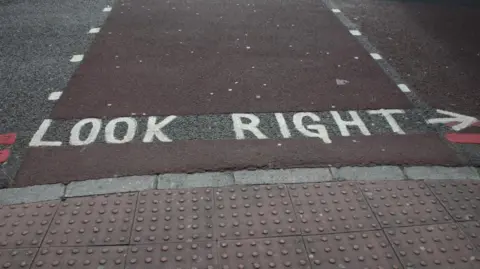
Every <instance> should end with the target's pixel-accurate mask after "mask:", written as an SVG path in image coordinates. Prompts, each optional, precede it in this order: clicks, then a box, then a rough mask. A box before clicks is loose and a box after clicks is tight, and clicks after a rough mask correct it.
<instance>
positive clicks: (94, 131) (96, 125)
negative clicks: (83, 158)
mask: <svg viewBox="0 0 480 269" xmlns="http://www.w3.org/2000/svg"><path fill="white" fill-rule="evenodd" d="M87 124H90V125H91V126H92V128H91V129H90V133H89V134H88V136H87V138H85V139H84V140H81V139H80V133H81V131H82V128H83V127H84V126H85V125H87ZM101 128H102V120H101V119H96V118H89V119H83V120H81V121H79V122H77V124H75V126H73V128H72V130H71V131H70V145H72V146H85V145H88V144H91V143H93V142H95V140H96V139H97V136H98V133H99V132H100V129H101Z"/></svg>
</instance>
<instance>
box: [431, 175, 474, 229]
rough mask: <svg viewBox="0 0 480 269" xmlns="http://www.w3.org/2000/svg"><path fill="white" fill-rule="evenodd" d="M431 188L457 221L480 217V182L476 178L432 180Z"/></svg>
mask: <svg viewBox="0 0 480 269" xmlns="http://www.w3.org/2000/svg"><path fill="white" fill-rule="evenodd" d="M427 184H428V186H429V187H430V189H431V190H432V191H433V193H435V195H436V196H437V197H438V199H439V200H440V202H441V203H442V204H443V205H444V206H445V208H447V210H448V212H450V214H451V215H452V216H453V217H454V219H455V220H457V221H467V220H478V219H479V217H480V183H479V182H478V181H475V180H441V181H439V180H430V181H427Z"/></svg>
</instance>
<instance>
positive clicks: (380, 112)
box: [368, 109, 405, 134]
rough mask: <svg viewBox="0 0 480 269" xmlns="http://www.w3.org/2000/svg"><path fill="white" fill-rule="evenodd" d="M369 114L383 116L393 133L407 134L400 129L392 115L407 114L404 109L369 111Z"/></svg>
mask: <svg viewBox="0 0 480 269" xmlns="http://www.w3.org/2000/svg"><path fill="white" fill-rule="evenodd" d="M368 113H369V114H372V115H382V116H383V117H384V118H385V120H386V121H387V123H388V124H389V125H390V128H392V131H393V132H395V133H397V134H405V132H404V131H403V130H402V128H400V126H399V125H398V123H397V121H396V120H395V118H393V116H392V114H405V110H402V109H379V110H369V111H368Z"/></svg>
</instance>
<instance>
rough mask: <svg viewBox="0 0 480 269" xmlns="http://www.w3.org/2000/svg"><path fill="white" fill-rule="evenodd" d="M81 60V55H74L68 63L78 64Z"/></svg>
mask: <svg viewBox="0 0 480 269" xmlns="http://www.w3.org/2000/svg"><path fill="white" fill-rule="evenodd" d="M82 60H83V54H76V55H73V56H72V58H71V59H70V62H72V63H78V62H81V61H82Z"/></svg>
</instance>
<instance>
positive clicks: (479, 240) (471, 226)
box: [457, 221, 480, 250]
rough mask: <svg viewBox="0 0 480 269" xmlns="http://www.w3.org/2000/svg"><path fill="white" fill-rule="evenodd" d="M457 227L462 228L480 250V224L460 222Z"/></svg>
mask: <svg viewBox="0 0 480 269" xmlns="http://www.w3.org/2000/svg"><path fill="white" fill-rule="evenodd" d="M457 225H458V226H460V228H461V229H462V231H463V232H464V233H465V234H466V235H467V236H468V238H469V239H470V242H472V244H473V245H474V246H475V247H476V248H477V250H480V222H477V221H466V222H458V223H457Z"/></svg>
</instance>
